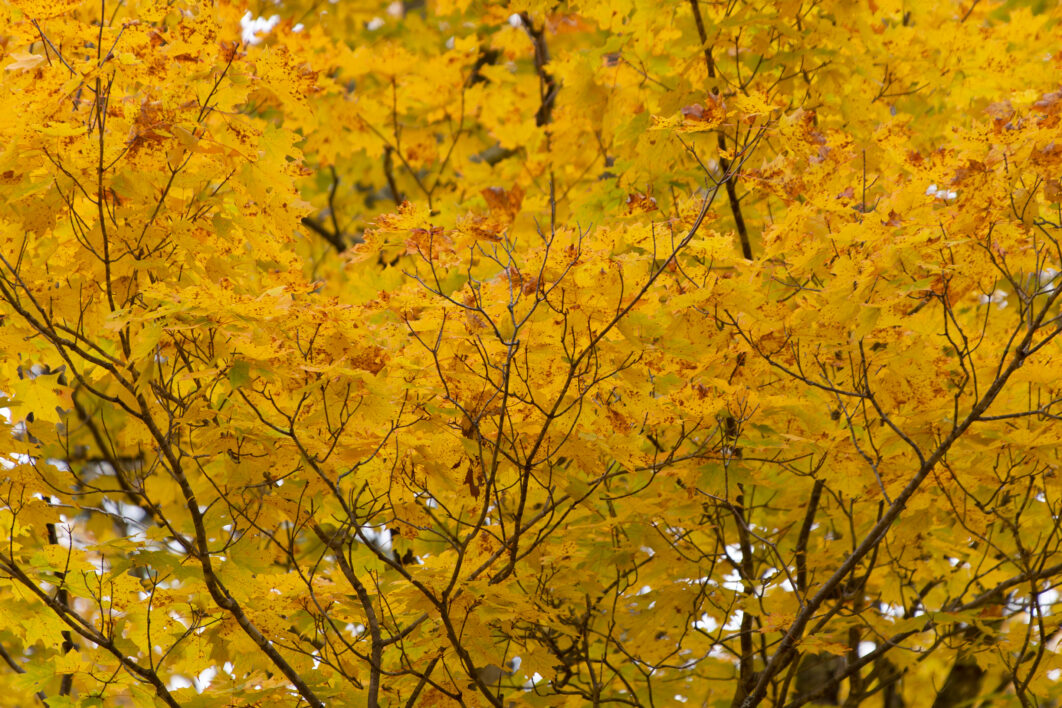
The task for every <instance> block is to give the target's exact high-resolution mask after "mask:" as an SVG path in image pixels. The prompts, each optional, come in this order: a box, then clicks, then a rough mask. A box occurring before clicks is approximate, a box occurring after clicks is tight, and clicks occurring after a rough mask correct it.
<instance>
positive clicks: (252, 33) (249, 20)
mask: <svg viewBox="0 0 1062 708" xmlns="http://www.w3.org/2000/svg"><path fill="white" fill-rule="evenodd" d="M279 23H280V15H270V16H269V17H268V18H267V17H262V16H258V17H253V16H252V15H251V11H250V10H248V11H247V12H245V13H244V14H243V17H241V18H240V27H241V28H242V29H243V43H244V44H261V42H262V37H261V35H265V34H269V33H270V32H272V31H273V28H274V27H276V26H277V24H279Z"/></svg>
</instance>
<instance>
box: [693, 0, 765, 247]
mask: <svg viewBox="0 0 1062 708" xmlns="http://www.w3.org/2000/svg"><path fill="white" fill-rule="evenodd" d="M690 8H691V9H692V10H693V19H694V22H696V24H697V35H698V37H699V38H700V40H701V47H702V48H703V49H704V63H705V64H706V65H707V67H708V78H709V79H714V78H715V61H714V60H713V59H712V50H711V47H709V46H708V32H707V31H705V29H704V18H703V17H701V7H700V5H699V4H698V2H697V0H690ZM712 94H713V95H715V96H718V95H719V88H718V87H717V86H712ZM717 136H718V138H717V139H718V145H719V167H720V168H721V169H722V171H723V174H724V175H726V176H727V177H726V197H727V200H728V201H729V202H730V213H731V214H732V215H733V217H734V227H735V228H736V229H737V232H738V238H739V239H740V240H741V255H743V256H744V257H745V258H747V259H748V260H752V244H751V243H750V242H749V230H748V227H747V226H746V225H745V217H744V215H743V214H742V213H741V200H740V199H739V198H738V195H737V173H736V172H735V173H734V174H730V167H731V164H730V160H729V159H728V158H727V157H726V136H725V135H724V134H723V132H722V131H721V130H720V131H719V133H718V134H717Z"/></svg>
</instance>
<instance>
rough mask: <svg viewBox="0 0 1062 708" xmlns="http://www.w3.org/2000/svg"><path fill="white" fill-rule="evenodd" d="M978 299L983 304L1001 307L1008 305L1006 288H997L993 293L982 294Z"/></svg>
mask: <svg viewBox="0 0 1062 708" xmlns="http://www.w3.org/2000/svg"><path fill="white" fill-rule="evenodd" d="M977 301H978V302H979V303H981V304H982V305H989V304H991V305H995V306H996V307H998V308H999V309H1001V310H1002V309H1003V308H1004V307H1006V306H1007V293H1006V291H1005V290H996V291H994V292H993V293H992V294H991V295H981V296H979V297H978V298H977Z"/></svg>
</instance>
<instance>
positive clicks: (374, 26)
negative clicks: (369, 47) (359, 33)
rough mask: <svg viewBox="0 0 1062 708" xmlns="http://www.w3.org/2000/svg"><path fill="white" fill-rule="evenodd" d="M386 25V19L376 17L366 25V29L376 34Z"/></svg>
mask: <svg viewBox="0 0 1062 708" xmlns="http://www.w3.org/2000/svg"><path fill="white" fill-rule="evenodd" d="M385 24H387V23H386V22H385V21H384V18H382V17H374V18H372V19H371V20H369V21H368V22H366V23H365V29H367V30H369V31H370V32H375V31H376V30H378V29H380V28H381V27H383V26H384V25H385Z"/></svg>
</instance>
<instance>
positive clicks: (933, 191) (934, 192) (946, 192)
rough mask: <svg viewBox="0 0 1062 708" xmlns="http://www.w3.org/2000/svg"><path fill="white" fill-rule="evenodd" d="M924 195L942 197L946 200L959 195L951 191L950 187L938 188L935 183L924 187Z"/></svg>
mask: <svg viewBox="0 0 1062 708" xmlns="http://www.w3.org/2000/svg"><path fill="white" fill-rule="evenodd" d="M926 196H927V197H936V198H937V199H944V200H945V201H947V200H949V199H955V198H956V197H957V196H959V193H958V192H953V191H951V190H950V189H938V188H937V185H936V184H931V185H929V186H928V187H926Z"/></svg>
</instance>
